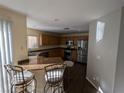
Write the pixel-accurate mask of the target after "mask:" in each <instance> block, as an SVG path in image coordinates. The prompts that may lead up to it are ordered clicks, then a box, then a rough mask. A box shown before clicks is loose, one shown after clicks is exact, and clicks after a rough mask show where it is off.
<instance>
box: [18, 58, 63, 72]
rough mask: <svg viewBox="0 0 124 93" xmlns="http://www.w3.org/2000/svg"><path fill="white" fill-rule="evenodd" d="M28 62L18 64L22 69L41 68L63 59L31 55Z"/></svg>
mask: <svg viewBox="0 0 124 93" xmlns="http://www.w3.org/2000/svg"><path fill="white" fill-rule="evenodd" d="M29 60H30V61H29V64H27V65H19V66H21V67H23V68H24V70H43V69H44V67H45V66H48V65H52V64H60V63H63V62H64V61H63V60H62V59H61V58H60V57H48V58H45V57H37V56H33V57H30V58H29Z"/></svg>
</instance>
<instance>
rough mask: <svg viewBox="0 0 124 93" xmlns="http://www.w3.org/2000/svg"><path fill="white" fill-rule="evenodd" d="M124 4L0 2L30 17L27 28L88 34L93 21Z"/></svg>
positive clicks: (109, 0) (105, 0) (103, 0)
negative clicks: (90, 23) (89, 25)
mask: <svg viewBox="0 0 124 93" xmlns="http://www.w3.org/2000/svg"><path fill="white" fill-rule="evenodd" d="M123 1H124V0H0V4H1V5H2V6H5V7H8V8H10V9H12V10H16V11H18V12H21V13H23V14H26V15H27V26H28V27H30V28H34V29H39V30H44V31H51V32H58V33H69V32H83V31H85V32H86V31H88V24H89V22H90V21H92V20H94V19H97V18H99V17H101V16H104V15H105V14H107V13H109V12H111V11H114V10H115V9H118V8H120V7H121V6H122V5H123V3H124V2H123ZM64 28H69V29H64Z"/></svg>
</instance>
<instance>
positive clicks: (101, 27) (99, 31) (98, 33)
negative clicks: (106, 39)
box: [96, 21, 105, 42]
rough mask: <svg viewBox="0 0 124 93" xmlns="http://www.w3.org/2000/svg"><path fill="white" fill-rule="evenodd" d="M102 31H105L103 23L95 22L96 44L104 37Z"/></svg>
mask: <svg viewBox="0 0 124 93" xmlns="http://www.w3.org/2000/svg"><path fill="white" fill-rule="evenodd" d="M104 29H105V23H104V22H100V21H98V22H97V29H96V30H97V31H96V42H99V41H100V40H102V39H103V35H104Z"/></svg>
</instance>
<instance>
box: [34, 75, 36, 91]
mask: <svg viewBox="0 0 124 93" xmlns="http://www.w3.org/2000/svg"><path fill="white" fill-rule="evenodd" d="M34 82H35V93H36V92H37V80H36V78H35V77H34Z"/></svg>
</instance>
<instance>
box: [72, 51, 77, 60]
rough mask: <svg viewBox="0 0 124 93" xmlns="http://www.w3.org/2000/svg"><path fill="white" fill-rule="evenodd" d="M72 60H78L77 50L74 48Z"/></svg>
mask: <svg viewBox="0 0 124 93" xmlns="http://www.w3.org/2000/svg"><path fill="white" fill-rule="evenodd" d="M72 61H73V62H76V61H77V50H72Z"/></svg>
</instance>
